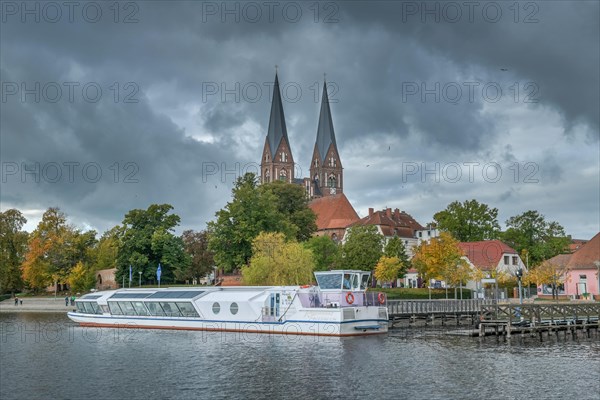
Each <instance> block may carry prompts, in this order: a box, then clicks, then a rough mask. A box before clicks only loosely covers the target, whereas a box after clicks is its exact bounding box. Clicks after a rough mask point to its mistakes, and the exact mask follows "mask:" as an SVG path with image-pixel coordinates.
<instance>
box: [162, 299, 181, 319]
mask: <svg viewBox="0 0 600 400" xmlns="http://www.w3.org/2000/svg"><path fill="white" fill-rule="evenodd" d="M160 306H161V307H162V309H163V310H164V312H165V314H166V315H167V316H169V317H181V312H179V308H177V304H175V303H174V302H162V301H161V302H160Z"/></svg>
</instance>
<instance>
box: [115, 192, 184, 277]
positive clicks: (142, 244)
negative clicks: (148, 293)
mask: <svg viewBox="0 0 600 400" xmlns="http://www.w3.org/2000/svg"><path fill="white" fill-rule="evenodd" d="M172 210H173V207H172V206H171V205H170V204H152V205H150V206H149V207H148V209H146V210H140V209H136V210H131V211H129V212H128V213H127V214H125V218H124V219H123V223H122V228H121V230H120V234H119V236H120V238H119V249H118V255H117V273H116V279H117V282H121V281H122V279H123V278H125V281H126V282H128V280H129V266H130V265H131V267H132V272H133V274H132V275H133V276H134V277H137V276H138V272H142V277H141V279H142V281H143V282H148V281H151V282H155V281H156V269H157V268H158V264H159V263H160V264H161V265H162V268H161V269H162V275H161V282H165V283H170V282H174V280H175V273H176V271H177V270H180V269H182V268H185V267H186V263H187V262H189V258H188V257H187V255H186V254H185V252H184V250H183V241H182V240H181V238H179V237H177V236H175V235H174V234H173V231H174V228H175V227H176V226H178V225H179V222H180V218H179V216H178V215H177V214H171V211H172ZM134 279H135V278H134Z"/></svg>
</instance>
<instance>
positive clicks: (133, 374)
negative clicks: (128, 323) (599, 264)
mask: <svg viewBox="0 0 600 400" xmlns="http://www.w3.org/2000/svg"><path fill="white" fill-rule="evenodd" d="M0 328H1V331H0V399H2V400H8V399H76V400H80V399H119V400H124V399H144V400H150V399H157V398H159V399H193V398H206V399H247V398H275V399H277V398H286V399H313V398H316V399H325V398H344V399H359V398H360V399H364V398H384V399H387V398H395V399H438V398H440V399H492V398H493V399H528V398H538V399H573V400H575V399H577V400H582V399H593V400H598V399H600V342H599V341H598V339H597V337H596V338H593V339H585V340H580V341H575V342H574V341H571V340H567V341H566V342H565V341H562V340H561V341H559V342H556V341H555V340H552V341H547V342H543V343H540V342H539V341H538V340H536V339H529V340H525V341H522V340H518V339H515V338H513V340H512V341H511V342H510V343H505V342H502V341H500V342H497V341H496V339H495V338H490V337H487V338H485V340H484V341H480V340H479V338H468V337H452V336H445V335H440V334H436V333H432V332H424V331H422V330H414V329H413V330H411V331H407V330H402V331H395V332H391V333H390V334H389V335H385V336H378V337H367V338H365V337H362V338H348V339H340V338H322V337H302V336H277V335H274V336H268V335H256V334H234V333H220V332H194V331H168V330H162V331H161V330H129V329H120V330H119V329H104V328H103V329H100V328H81V327H78V326H76V325H74V324H72V323H71V322H70V321H69V320H68V319H67V317H66V316H65V315H62V314H0Z"/></svg>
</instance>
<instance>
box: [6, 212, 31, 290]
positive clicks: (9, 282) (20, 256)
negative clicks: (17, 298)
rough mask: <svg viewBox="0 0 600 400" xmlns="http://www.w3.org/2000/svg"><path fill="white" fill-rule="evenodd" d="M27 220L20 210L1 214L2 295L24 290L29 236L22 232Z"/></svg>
mask: <svg viewBox="0 0 600 400" xmlns="http://www.w3.org/2000/svg"><path fill="white" fill-rule="evenodd" d="M26 222H27V219H26V218H25V217H24V216H23V214H21V212H20V211H19V210H16V209H9V210H6V211H4V212H0V294H1V293H7V292H10V293H15V292H18V291H20V290H21V289H22V288H23V279H22V277H21V264H22V263H23V261H24V260H25V254H26V253H27V241H28V239H29V234H28V233H27V232H25V231H23V230H22V228H23V225H25V223H26Z"/></svg>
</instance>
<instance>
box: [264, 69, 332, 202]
mask: <svg viewBox="0 0 600 400" xmlns="http://www.w3.org/2000/svg"><path fill="white" fill-rule="evenodd" d="M260 169H261V181H262V182H264V183H266V182H271V181H274V180H282V181H286V182H289V183H297V184H301V185H304V187H305V188H306V191H307V195H308V196H309V197H310V198H316V197H322V196H328V195H333V194H337V193H342V191H343V168H342V163H341V161H340V156H339V153H338V149H337V144H336V141H335V131H334V129H333V120H332V118H331V109H330V108H329V96H328V94H327V82H323V96H322V98H321V111H320V115H319V124H318V126H317V138H316V140H315V146H314V149H313V156H312V159H311V163H310V177H306V178H301V179H298V178H295V177H294V159H293V156H292V151H291V147H290V143H289V139H288V135H287V129H286V125H285V116H284V113H283V104H282V102H281V93H280V89H279V78H278V76H277V73H275V84H274V86H273V101H272V102H271V115H270V118H269V128H268V130H267V137H266V140H265V146H264V149H263V155H262V159H261V165H260Z"/></svg>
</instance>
